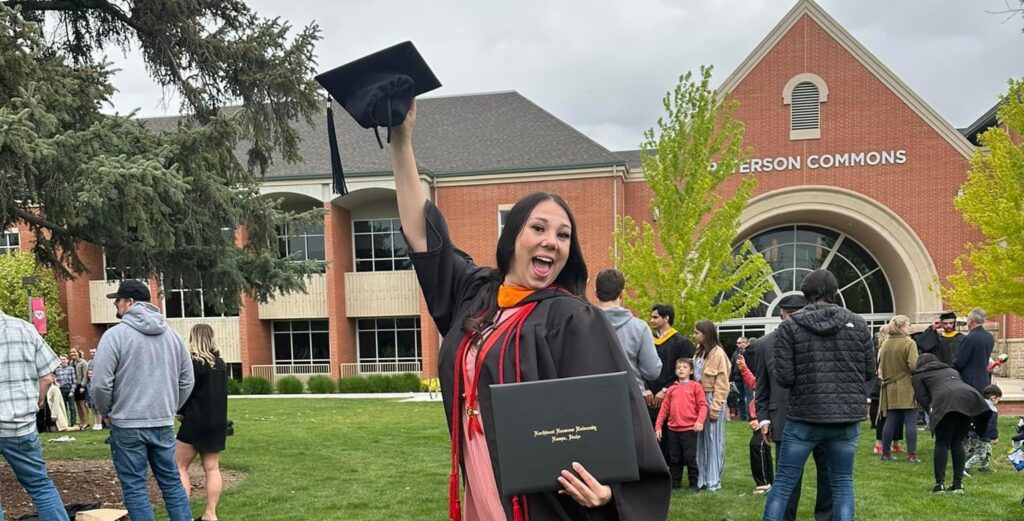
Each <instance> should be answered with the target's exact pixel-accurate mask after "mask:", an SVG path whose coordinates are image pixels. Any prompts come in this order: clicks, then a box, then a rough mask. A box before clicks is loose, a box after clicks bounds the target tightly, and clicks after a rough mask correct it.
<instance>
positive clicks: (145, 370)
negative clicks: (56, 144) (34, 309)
mask: <svg viewBox="0 0 1024 521" xmlns="http://www.w3.org/2000/svg"><path fill="white" fill-rule="evenodd" d="M107 298H112V299H114V307H115V308H117V318H119V319H121V322H120V323H119V324H117V325H115V326H114V327H112V328H110V329H108V330H107V332H106V333H104V334H103V337H102V338H101V339H100V344H99V346H98V348H97V349H96V358H95V359H94V361H93V375H92V380H91V381H90V383H89V393H90V394H91V395H92V398H93V401H94V403H95V404H96V409H97V410H98V411H99V413H100V414H102V415H103V416H106V417H108V418H110V423H111V430H110V453H111V455H112V457H113V460H114V469H115V470H116V471H117V477H118V478H119V479H120V481H121V490H122V491H123V492H124V505H125V508H126V509H127V510H128V515H129V516H130V517H131V518H132V520H133V521H152V520H153V519H154V517H153V507H152V505H151V504H150V502H149V494H148V492H147V489H146V469H147V467H152V470H153V476H154V477H155V478H156V482H157V484H158V485H159V486H160V490H161V492H162V493H163V498H164V504H165V505H166V507H167V513H168V514H169V515H170V519H171V521H191V519H192V509H191V507H190V506H189V502H188V496H187V495H186V494H185V488H184V487H183V486H182V484H181V477H180V476H179V474H178V467H177V465H176V464H175V460H174V445H175V440H174V428H173V426H174V415H175V413H176V412H177V411H178V409H180V408H181V406H182V405H184V404H185V400H187V399H188V396H189V394H190V393H191V392H192V386H193V383H194V376H193V374H192V361H191V358H190V357H189V353H188V350H187V349H186V348H185V342H184V341H183V340H182V339H181V337H180V336H178V334H177V333H175V332H174V330H172V329H171V328H170V327H168V326H167V320H166V319H165V318H164V316H163V315H162V314H161V313H160V310H159V309H157V308H156V306H154V305H153V304H150V302H149V300H150V294H149V287H148V286H147V285H146V284H145V283H142V282H139V281H137V280H126V281H124V282H122V283H121V285H120V286H119V287H118V288H117V292H116V293H111V294H109V295H107Z"/></svg>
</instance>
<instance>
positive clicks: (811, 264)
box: [747, 225, 895, 322]
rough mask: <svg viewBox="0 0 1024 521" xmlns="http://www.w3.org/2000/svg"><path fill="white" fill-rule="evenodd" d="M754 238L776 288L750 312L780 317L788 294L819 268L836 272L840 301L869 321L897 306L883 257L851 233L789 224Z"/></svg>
mask: <svg viewBox="0 0 1024 521" xmlns="http://www.w3.org/2000/svg"><path fill="white" fill-rule="evenodd" d="M750 243H751V244H752V245H753V246H754V249H755V250H757V252H758V253H760V254H761V255H762V256H763V257H764V258H765V260H767V261H768V264H769V265H771V267H772V271H773V274H772V282H773V283H774V288H773V289H772V291H770V292H768V294H767V295H765V296H764V297H762V300H761V304H760V306H758V307H756V308H754V309H753V310H751V311H750V312H749V313H748V314H747V317H748V318H757V317H778V316H779V315H780V314H781V312H782V310H781V309H779V307H778V305H779V302H780V301H781V300H782V298H783V297H785V296H786V295H795V294H798V293H799V292H800V291H799V290H800V284H801V283H802V282H803V280H804V277H806V276H807V275H808V274H809V273H811V272H812V271H813V270H816V269H827V270H829V271H831V272H832V274H833V275H835V276H836V280H837V281H838V282H839V292H838V295H837V297H836V299H837V300H836V304H839V305H841V306H843V307H845V308H847V309H849V310H850V311H853V312H854V313H858V314H860V315H862V316H863V317H864V318H865V319H866V320H868V321H871V320H880V321H883V322H884V321H885V320H887V319H888V318H890V317H892V314H893V312H894V309H895V306H894V302H893V298H892V290H891V289H890V286H889V279H888V278H887V277H886V276H885V273H884V272H883V271H882V268H881V266H879V264H878V261H876V260H875V258H874V257H873V256H872V255H871V254H870V253H869V252H868V251H867V250H866V249H865V248H864V247H863V246H861V245H860V244H858V243H857V242H856V241H854V240H853V238H852V237H850V236H849V235H847V234H845V233H841V232H837V231H834V230H829V229H827V228H821V227H818V226H810V225H788V226H781V227H778V228H773V229H770V230H766V231H763V232H761V233H758V234H757V235H754V236H753V237H751V238H750Z"/></svg>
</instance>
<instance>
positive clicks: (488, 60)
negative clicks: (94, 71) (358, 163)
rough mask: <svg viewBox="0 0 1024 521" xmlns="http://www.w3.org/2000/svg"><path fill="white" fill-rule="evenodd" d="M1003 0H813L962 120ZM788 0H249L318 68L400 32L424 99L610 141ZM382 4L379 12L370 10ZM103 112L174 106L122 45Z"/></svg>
mask: <svg viewBox="0 0 1024 521" xmlns="http://www.w3.org/2000/svg"><path fill="white" fill-rule="evenodd" d="M1007 1H1009V2H1011V3H1010V5H1016V6H1019V5H1020V4H1019V2H1017V0H969V1H967V0H928V1H925V0H898V1H894V0H857V1H849V0H820V3H821V5H822V6H823V7H824V8H825V10H826V11H828V12H829V13H830V14H831V15H832V16H833V17H834V18H836V19H837V20H838V21H839V23H840V24H842V25H843V26H844V27H846V29H847V30H848V31H849V32H850V33H851V34H852V35H853V36H854V38H857V39H858V40H860V42H861V43H862V44H863V45H864V46H865V47H867V49H868V50H869V51H870V52H871V53H873V54H874V55H875V56H877V57H878V58H879V59H880V60H881V61H882V62H883V63H884V64H885V65H886V66H887V67H889V68H890V69H891V70H892V71H893V72H895V73H896V75H897V76H899V77H900V78H902V80H903V81H904V82H905V83H906V84H907V85H909V86H910V88H912V89H914V90H915V91H917V93H918V94H919V95H920V96H921V97H922V98H924V100H925V101H926V102H928V103H929V104H930V105H932V106H933V107H934V108H935V109H936V110H938V112H939V114H941V115H942V116H943V117H945V118H946V119H947V120H948V121H949V122H950V123H952V124H953V125H954V126H956V127H964V126H967V125H968V124H970V123H971V122H973V121H974V120H975V119H977V118H978V117H979V116H980V115H981V114H983V113H984V112H985V111H987V110H988V109H989V108H991V106H992V105H993V104H994V103H995V101H996V100H997V99H998V96H999V94H1001V93H1003V92H1004V91H1005V90H1006V80H1007V78H1009V77H1011V76H1012V77H1024V33H1022V32H1021V29H1022V27H1024V18H1021V17H1020V16H1019V15H1018V16H1017V17H1015V18H1012V19H1009V20H1007V15H1005V14H992V13H993V12H996V11H1004V10H1006V9H1007V5H1008V4H1007ZM794 3H795V2H793V1H787V0H783V1H780V0H747V1H740V0H732V1H725V0H686V1H683V0H674V1H669V0H664V1H657V0H632V1H630V2H625V1H621V0H618V1H613V0H600V1H595V0H591V1H583V0H571V1H570V0H557V1H552V0H515V1H511V0H510V1H504V2H494V1H479V0H477V1H473V0H431V1H429V2H427V1H414V0H393V1H390V2H380V1H369V0H343V1H341V2H338V1H334V0H330V1H326V0H292V1H281V0H251V1H250V2H249V4H250V5H251V6H252V7H253V9H254V10H255V11H256V12H257V13H259V14H260V15H261V16H264V17H272V16H280V17H281V18H283V19H286V20H288V21H290V22H291V23H292V24H293V26H295V27H301V26H304V25H306V24H308V23H310V22H314V21H315V22H316V23H317V24H319V26H320V28H321V31H322V36H323V39H322V40H321V41H320V42H319V43H318V45H317V49H316V54H317V56H318V66H317V70H318V71H324V70H327V69H330V68H333V67H335V66H337V65H341V64H343V63H345V62H348V61H351V60H353V59H355V58H358V57H360V56H363V55H365V54H368V53H370V52H373V51H376V50H379V49H382V48H384V47H387V46H390V45H393V44H395V43H398V42H400V41H404V40H412V41H413V42H414V43H415V44H416V46H417V48H418V49H419V50H420V52H421V53H422V54H423V55H424V57H425V58H426V60H427V61H428V63H429V64H430V66H431V68H433V70H434V72H435V73H436V74H437V76H438V78H439V79H440V80H441V82H442V83H443V84H444V86H443V87H442V88H441V89H439V90H438V91H435V93H432V95H455V94H468V93H477V92H493V91H507V90H516V91H519V92H520V93H522V94H523V95H524V96H526V97H527V98H529V99H531V100H533V101H534V102H535V103H537V104H539V105H540V106H541V107H543V108H544V109H546V110H548V111H549V112H551V113H552V114H554V115H555V116H557V117H559V118H561V119H562V120H564V121H566V122H568V123H569V124H570V125H572V126H574V127H576V128H577V129H579V130H580V131H582V132H583V133H584V134H586V135H588V136H590V137H591V138H593V139H594V140H596V141H597V142H599V143H601V144H602V145H604V146H606V147H608V148H609V149H612V150H620V149H630V148H637V147H638V146H639V143H640V140H641V134H642V132H643V130H644V129H646V128H649V127H651V126H652V125H653V123H654V122H655V120H656V119H657V117H658V116H659V115H660V114H661V98H662V96H663V95H664V93H665V92H666V91H667V90H668V89H670V88H672V87H673V85H674V84H675V81H676V78H677V77H678V76H679V75H680V74H682V73H683V72H685V71H687V70H695V69H696V68H697V67H698V66H699V65H701V64H711V65H714V67H715V71H716V72H715V81H714V84H715V85H716V86H717V85H718V84H720V83H721V82H722V81H724V79H725V78H726V77H727V76H728V75H729V74H730V73H731V72H732V71H733V69H735V68H736V67H737V66H738V65H739V63H740V62H741V61H742V60H743V59H744V58H746V56H747V55H748V54H749V53H750V52H751V51H752V50H753V49H754V47H755V46H756V45H757V44H758V43H760V41H761V40H762V39H763V38H764V37H765V35H767V34H768V32H769V31H770V30H771V29H772V28H773V27H774V26H775V25H776V24H777V23H778V22H779V20H780V19H781V18H782V17H783V16H784V15H785V14H786V12H787V11H788V10H789V9H790V8H791V7H792V6H793V5H794ZM385 6H388V8H387V9H386V10H385V9H384V7H385ZM109 52H110V56H109V58H110V59H111V60H112V61H113V62H114V63H115V65H116V66H117V67H119V68H121V69H122V71H121V72H120V73H119V74H118V75H117V76H116V77H115V80H114V84H115V86H116V87H117V88H118V89H119V92H118V93H117V94H116V95H115V97H114V110H117V111H118V112H122V113H124V112H128V111H130V110H132V109H135V108H138V109H139V110H140V112H139V114H140V115H142V116H156V115H165V114H175V113H177V110H178V103H177V101H174V100H170V101H169V102H166V101H165V102H163V103H161V97H162V95H163V93H162V91H161V89H160V88H159V87H157V86H156V85H155V83H154V82H153V81H152V80H151V79H150V78H149V76H148V75H147V74H146V72H145V69H144V67H143V64H142V61H141V58H140V57H139V55H138V54H136V53H130V54H129V55H128V56H122V54H121V53H120V52H119V51H116V50H111V51H109Z"/></svg>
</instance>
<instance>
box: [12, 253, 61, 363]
mask: <svg viewBox="0 0 1024 521" xmlns="http://www.w3.org/2000/svg"><path fill="white" fill-rule="evenodd" d="M24 277H34V278H35V279H36V281H35V284H34V285H33V286H32V296H33V297H43V299H44V301H45V302H46V334H45V335H43V339H45V340H46V343H48V344H50V347H52V348H53V349H54V351H57V352H58V353H67V352H68V332H67V331H65V330H64V329H63V328H62V327H61V322H62V321H63V320H64V313H63V312H62V311H61V309H60V292H59V291H58V289H57V278H56V277H54V276H53V272H52V271H50V270H48V269H45V268H43V267H41V266H39V265H37V264H36V262H35V259H33V258H32V255H31V254H29V253H25V252H22V251H20V250H15V251H13V252H11V253H9V254H0V310H2V311H3V312H4V313H6V314H8V315H10V316H12V317H18V318H20V319H22V320H28V318H29V317H28V293H27V292H26V291H25V287H24V286H22V284H21V280H22V279H23V278H24Z"/></svg>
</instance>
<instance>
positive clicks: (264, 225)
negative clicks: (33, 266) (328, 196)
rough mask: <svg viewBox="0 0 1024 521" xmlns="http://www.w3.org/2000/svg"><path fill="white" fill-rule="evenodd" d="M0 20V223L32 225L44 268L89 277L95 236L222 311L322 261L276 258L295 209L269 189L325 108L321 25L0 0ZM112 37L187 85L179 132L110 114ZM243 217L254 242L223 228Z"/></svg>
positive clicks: (137, 271)
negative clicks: (316, 48)
mask: <svg viewBox="0 0 1024 521" xmlns="http://www.w3.org/2000/svg"><path fill="white" fill-rule="evenodd" d="M47 13H49V16H44V15H45V14H47ZM42 20H47V21H48V22H52V24H53V25H52V27H48V28H47V30H46V34H52V35H53V36H51V37H50V38H49V40H47V39H46V38H44V36H43V34H44V27H43V25H42V23H41V21H42ZM0 26H3V27H4V30H3V31H0V63H2V64H3V74H2V75H0V226H9V225H10V224H11V223H12V222H16V221H20V222H24V223H27V224H28V225H29V226H30V228H31V230H32V232H33V233H34V235H35V240H36V244H35V247H34V248H33V250H32V251H33V254H34V255H35V257H36V259H37V261H38V262H39V263H40V264H41V265H42V266H44V267H47V268H51V269H53V270H54V271H55V272H57V273H58V274H59V275H60V276H73V275H74V274H77V273H81V272H82V271H83V270H84V268H83V265H82V263H81V261H80V259H79V256H78V255H79V247H80V246H81V245H82V243H83V242H88V243H93V244H97V245H99V246H102V247H103V248H105V250H106V253H107V265H108V267H111V268H114V269H116V270H118V271H120V272H123V273H125V274H127V276H132V277H141V278H145V277H149V276H162V277H164V280H173V281H180V283H181V284H182V285H183V286H184V287H188V288H203V289H204V290H205V298H206V300H207V301H208V302H211V303H212V304H213V305H214V307H217V308H223V307H224V305H227V306H232V307H233V306H235V305H237V303H238V300H239V294H240V293H241V292H247V293H249V294H251V295H253V296H255V297H257V298H258V299H260V300H264V299H266V298H268V297H269V296H270V295H272V294H273V293H275V292H284V293H287V292H289V291H295V290H301V289H302V288H303V281H302V276H303V275H304V274H307V273H311V272H315V271H317V270H318V269H319V267H318V266H315V265H313V264H311V263H302V262H291V261H289V260H287V259H278V258H277V248H276V246H277V244H276V234H275V224H277V223H278V222H281V221H282V220H287V219H288V218H291V217H295V216H293V215H286V214H284V213H282V212H281V211H280V210H279V209H278V208H277V203H276V202H275V201H271V200H268V199H266V198H264V197H260V195H259V182H260V176H261V174H262V172H264V171H265V170H266V169H267V168H268V167H269V166H270V165H271V163H272V161H273V160H274V158H276V159H277V160H285V161H295V160H298V159H299V156H298V152H297V145H298V134H297V132H296V130H295V129H294V128H292V124H293V122H295V121H302V120H305V121H310V118H311V117H312V115H313V114H314V113H315V112H316V110H317V102H316V97H317V87H316V84H315V82H314V81H312V79H311V76H312V73H313V69H312V68H313V64H314V62H313V56H312V50H313V44H314V43H315V41H316V40H317V38H318V29H317V27H316V26H315V25H311V26H309V27H306V28H305V29H303V30H302V31H300V32H299V33H298V34H290V30H291V28H290V27H289V26H288V25H287V24H286V23H284V22H282V21H280V20H278V19H272V20H264V19H260V18H258V17H257V16H256V15H255V14H253V13H252V12H251V11H250V10H249V9H248V7H246V6H245V4H244V3H243V2H240V1H237V0H235V1H232V0H134V1H123V2H113V1H104V0H88V1H78V0H73V1H72V0H53V1H27V0H25V1H22V0H0ZM110 46H114V47H120V48H124V49H127V48H129V47H131V46H137V47H138V48H139V49H140V50H141V52H142V55H143V57H144V58H145V60H146V64H147V67H148V70H149V72H150V74H151V75H152V77H153V78H154V80H156V82H157V83H158V84H159V85H161V86H163V87H164V88H165V90H167V91H172V92H175V93H177V94H178V95H180V98H181V100H182V106H181V109H182V112H183V113H184V114H185V117H183V118H182V119H181V120H180V122H179V123H178V124H177V125H176V126H175V127H173V128H157V126H156V124H154V123H145V122H140V121H139V120H137V119H135V118H134V117H133V116H134V114H129V115H127V116H125V115H113V116H110V115H104V114H102V113H101V112H100V108H101V107H102V106H103V105H104V104H106V103H109V98H110V95H111V93H112V92H114V86H113V85H112V84H111V75H112V70H111V68H110V64H109V63H106V62H105V61H102V60H99V59H96V58H94V57H95V56H97V55H99V53H100V52H101V51H103V50H105V49H106V48H108V47H110ZM229 104H237V105H238V106H235V107H228V108H225V107H226V105H229ZM236 149H237V150H239V151H246V150H247V158H248V160H247V161H245V163H246V164H243V161H240V160H239V159H238V157H237V156H236V153H235V152H236ZM304 217H306V218H309V216H304ZM239 226H244V227H245V229H246V232H247V237H248V242H247V243H246V244H245V245H244V246H243V247H237V246H236V245H235V244H234V241H233V238H232V234H231V233H230V232H228V233H225V232H224V231H222V229H225V228H226V229H227V230H229V231H230V230H232V229H234V228H236V227H239ZM190 294H194V292H190Z"/></svg>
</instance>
